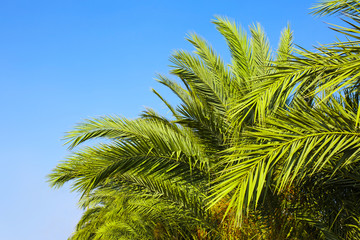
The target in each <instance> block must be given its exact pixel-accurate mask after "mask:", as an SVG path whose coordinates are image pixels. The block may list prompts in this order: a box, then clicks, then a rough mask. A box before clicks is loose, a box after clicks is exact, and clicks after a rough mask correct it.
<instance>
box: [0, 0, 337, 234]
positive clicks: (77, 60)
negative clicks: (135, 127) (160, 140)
mask: <svg viewBox="0 0 360 240" xmlns="http://www.w3.org/2000/svg"><path fill="white" fill-rule="evenodd" d="M314 3H315V2H314V1H310V0H303V1H289V0H278V1H267V0H259V1H254V2H253V1H240V0H237V1H234V0H223V1H211V0H207V1H204V0H199V1H189V0H183V1H141V0H139V1H121V0H116V1H115V0H105V1H92V0H89V1H84V0H78V1H75V0H73V1H70V0H63V1H37V0H33V1H26V0H3V1H1V7H0V31H1V38H0V83H1V85H0V86H1V87H0V92H1V93H0V107H1V110H2V114H1V118H0V126H1V132H2V138H1V139H0V146H1V147H0V149H1V150H2V154H1V157H0V161H1V165H2V166H3V168H2V169H3V171H2V173H1V174H0V184H1V188H2V194H1V198H0V206H2V207H3V210H2V212H1V214H0V231H1V238H2V239H7V240H20V239H26V240H63V239H67V237H68V236H69V235H70V234H71V232H72V231H73V229H74V227H75V225H76V222H77V220H78V219H79V217H80V215H81V211H80V210H79V209H78V208H77V199H78V197H79V196H78V194H77V193H71V192H70V189H69V186H68V185H66V186H65V187H63V188H61V189H58V190H56V189H51V188H50V187H49V184H48V183H47V182H46V175H47V174H49V173H50V172H51V169H53V168H54V167H55V166H56V164H57V163H58V162H59V161H61V160H63V159H64V158H65V156H66V155H67V154H68V151H67V149H66V146H64V141H63V140H61V139H62V137H63V135H64V133H65V132H66V131H69V130H70V129H72V127H73V126H74V125H75V124H76V123H79V122H81V121H82V120H83V119H86V118H91V117H96V116H102V115H107V114H110V115H111V114H112V115H113V114H117V115H120V116H125V117H129V118H134V117H136V116H137V115H138V114H139V113H140V112H141V111H142V110H143V109H144V107H145V106H146V107H153V108H154V109H156V110H158V111H159V112H161V113H164V111H165V110H164V109H165V107H164V106H163V105H162V104H161V102H160V101H159V100H158V99H157V98H156V96H155V95H154V94H152V93H151V91H150V89H151V88H155V89H157V90H159V91H160V93H162V94H163V95H164V96H165V97H167V98H170V99H174V97H173V96H172V95H171V94H169V92H168V91H166V89H164V88H162V87H161V86H160V85H159V84H157V83H156V82H155V81H154V76H155V74H156V73H165V74H166V73H167V72H168V70H169V69H168V67H167V66H168V65H169V62H168V58H169V56H170V54H171V52H172V51H174V50H175V49H188V50H192V49H191V48H190V44H188V43H187V42H186V41H185V40H184V38H185V36H186V34H188V33H191V32H196V33H198V34H200V35H201V36H203V37H204V38H205V39H207V40H208V41H209V42H210V43H211V44H212V46H213V47H214V48H215V49H216V50H217V52H218V53H220V54H221V55H222V56H224V58H225V60H227V59H229V53H228V51H227V49H226V44H225V42H224V40H223V39H222V37H221V35H220V34H219V33H217V31H216V29H215V27H214V25H213V24H211V20H212V19H214V16H215V15H220V16H227V17H229V18H231V19H234V20H235V21H236V22H237V23H239V24H241V25H242V26H243V27H244V28H247V27H248V26H249V25H250V24H252V23H255V22H260V23H261V24H262V26H263V27H264V28H265V31H266V32H267V34H268V36H269V39H270V43H271V45H272V47H273V48H274V49H275V48H276V47H277V44H278V39H279V36H280V31H281V30H282V29H283V28H284V27H285V26H286V25H287V23H290V26H291V28H292V30H293V31H294V37H295V43H296V44H298V45H300V46H302V47H305V48H311V47H312V45H315V44H317V43H329V42H332V41H334V40H335V36H336V33H335V32H334V31H331V30H329V29H328V28H327V25H326V24H325V23H324V21H327V22H332V23H338V22H339V21H338V20H337V19H336V18H335V17H330V18H316V17H313V16H312V15H310V14H309V12H310V11H309V8H310V7H311V6H312V5H313V4H314Z"/></svg>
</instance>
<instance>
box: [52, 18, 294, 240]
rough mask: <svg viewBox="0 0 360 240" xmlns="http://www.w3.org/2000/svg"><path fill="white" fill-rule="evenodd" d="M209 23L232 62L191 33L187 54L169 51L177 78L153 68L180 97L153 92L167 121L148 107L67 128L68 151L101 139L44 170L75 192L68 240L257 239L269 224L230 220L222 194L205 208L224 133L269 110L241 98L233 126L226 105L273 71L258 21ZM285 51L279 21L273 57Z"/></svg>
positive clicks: (226, 141)
mask: <svg viewBox="0 0 360 240" xmlns="http://www.w3.org/2000/svg"><path fill="white" fill-rule="evenodd" d="M214 24H215V25H216V27H217V29H218V31H219V32H220V33H221V34H222V35H223V36H224V37H225V39H226V41H227V43H228V45H229V49H230V52H231V57H232V60H231V64H230V65H225V64H224V62H223V61H222V60H221V58H220V57H219V56H218V55H217V54H216V53H215V52H214V50H213V49H212V48H211V46H210V45H209V44H208V43H207V42H206V41H205V40H204V39H202V38H201V37H199V36H198V35H196V34H192V35H190V36H189V38H188V41H189V42H190V43H191V44H192V45H193V46H194V47H195V53H194V54H192V53H189V52H186V51H176V52H175V53H174V54H173V55H172V57H171V58H170V61H171V62H172V64H173V65H172V70H171V73H172V74H173V75H175V76H176V77H178V78H179V79H180V80H181V81H182V84H179V83H177V82H175V81H173V80H170V79H169V78H167V77H165V76H162V75H159V76H158V81H159V82H160V83H161V84H163V85H165V86H166V87H167V88H169V89H170V90H171V91H172V92H173V93H174V94H175V95H176V96H177V97H178V98H179V99H180V101H181V103H180V104H179V105H178V106H177V107H176V108H175V107H173V106H172V105H171V104H170V103H168V102H167V101H166V100H165V99H164V98H163V97H162V96H161V95H160V94H159V93H158V92H156V91H155V90H154V93H155V94H156V95H157V96H158V97H159V98H160V99H161V100H162V101H163V102H164V103H165V105H166V106H167V107H168V109H169V111H170V112H171V114H172V116H171V118H170V119H168V118H166V117H164V116H161V115H159V114H157V113H156V112H155V111H154V110H152V109H147V110H146V111H144V112H143V114H142V115H141V116H140V117H139V118H137V119H135V120H128V119H125V118H120V117H117V116H106V117H102V118H97V119H90V120H87V121H85V122H84V123H81V124H79V125H78V126H76V127H75V129H74V130H73V131H71V132H69V133H68V134H67V135H66V138H67V139H68V145H69V148H70V149H74V148H79V145H80V144H82V143H84V142H88V141H89V140H91V139H95V138H100V139H108V141H105V143H100V144H95V145H93V146H87V147H83V148H80V149H78V150H76V151H74V152H72V154H71V155H70V156H69V157H68V159H67V160H66V161H64V162H62V163H60V164H59V165H58V166H57V167H56V168H55V169H54V170H53V172H52V173H51V174H50V175H49V179H50V182H51V184H52V186H54V187H60V186H62V185H63V184H64V183H66V182H69V181H71V182H72V187H73V189H74V190H76V191H79V192H80V193H82V198H81V201H82V202H83V204H82V205H83V207H84V209H85V212H84V215H83V217H82V219H81V220H80V222H79V224H78V226H77V229H76V231H75V233H74V235H73V236H72V237H71V238H70V239H121V238H127V239H128V238H131V239H146V237H148V238H149V239H247V238H248V237H252V238H253V239H255V238H258V239H260V238H261V237H264V236H266V232H267V231H266V228H267V227H269V226H272V225H274V224H272V223H271V221H265V220H263V219H262V218H260V217H259V216H258V215H256V212H255V211H254V212H252V213H250V214H249V215H248V216H247V219H246V224H245V225H243V227H241V228H240V227H237V226H235V225H234V224H233V216H235V215H234V214H233V213H232V212H231V211H230V212H229V211H226V209H227V206H228V203H227V201H226V197H227V196H228V194H229V192H228V193H226V194H224V198H223V199H224V201H220V200H219V201H217V203H216V204H213V207H211V208H209V207H208V206H209V203H210V201H211V200H212V196H211V195H210V188H211V186H212V184H213V183H214V182H213V181H214V180H215V178H217V177H218V173H219V172H220V171H223V170H224V169H227V168H226V167H227V165H228V164H227V163H226V162H223V161H222V159H223V158H224V157H226V156H227V155H228V154H229V153H228V152H227V150H228V149H229V148H230V147H231V144H232V138H233V137H234V136H237V135H238V134H236V132H239V131H240V132H241V131H243V128H244V127H245V126H252V125H254V124H255V123H257V122H258V121H260V120H261V121H263V119H264V116H265V115H264V114H267V113H265V112H259V111H258V110H257V107H256V104H260V102H259V103H256V104H255V105H254V106H249V107H247V108H246V113H244V114H243V116H244V117H243V120H242V124H241V126H240V127H238V126H233V125H232V124H231V119H230V118H229V116H230V115H231V113H232V109H234V106H235V104H237V103H238V101H239V99H242V98H243V97H245V96H247V95H248V94H249V93H251V92H252V91H254V89H255V88H254V86H255V83H258V82H259V81H258V80H257V81H255V80H254V79H256V78H259V77H260V76H263V75H266V74H274V73H275V71H276V70H274V69H272V68H271V65H273V63H272V59H273V57H272V54H271V51H270V47H269V44H268V40H267V38H266V36H265V34H264V31H263V30H262V28H261V26H260V25H259V24H257V25H254V26H252V27H251V28H250V33H251V34H250V37H248V36H247V34H246V32H245V31H244V30H242V29H240V28H238V27H237V26H236V25H235V23H233V22H231V21H229V20H228V19H226V18H216V20H215V21H214ZM291 51H292V34H291V31H290V30H289V28H286V29H285V30H284V31H283V33H282V37H281V40H280V44H279V50H278V53H277V55H276V56H275V58H276V59H277V60H278V61H280V60H281V61H286V59H287V57H288V55H289V54H290V52H291ZM263 100H264V99H263ZM283 105H284V104H283ZM284 106H285V105H284ZM215 200H217V198H215ZM274 204H275V202H274ZM225 212H226V213H225ZM263 213H265V211H263ZM264 216H265V215H264ZM266 216H269V214H266ZM271 224H272V225H271ZM244 226H247V227H244ZM144 236H146V237H144Z"/></svg>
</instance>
